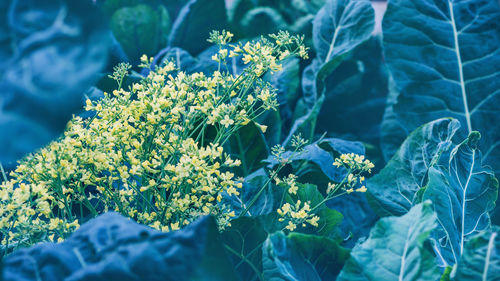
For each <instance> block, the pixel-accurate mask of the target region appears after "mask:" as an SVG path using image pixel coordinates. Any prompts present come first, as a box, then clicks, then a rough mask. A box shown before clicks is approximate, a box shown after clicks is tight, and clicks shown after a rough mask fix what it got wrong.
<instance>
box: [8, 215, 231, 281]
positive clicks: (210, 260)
mask: <svg viewBox="0 0 500 281" xmlns="http://www.w3.org/2000/svg"><path fill="white" fill-rule="evenodd" d="M33 261H36V262H33ZM227 263H229V260H228V258H227V256H226V253H225V251H224V250H223V248H222V244H221V242H220V238H219V233H218V230H217V226H216V223H215V221H214V220H213V219H212V218H210V217H205V218H202V219H200V220H198V221H196V222H194V223H192V224H191V225H190V226H188V227H186V228H185V229H183V230H180V231H175V232H169V233H162V232H159V231H156V230H153V229H151V228H149V227H147V226H143V225H139V224H137V223H135V222H133V221H131V220H129V219H127V218H125V217H122V216H121V215H119V214H116V213H106V214H103V215H101V216H99V217H97V218H96V219H93V220H91V221H89V222H88V223H86V224H84V225H82V227H81V228H80V229H79V230H77V231H76V232H75V233H74V234H72V236H71V237H70V238H68V239H67V240H66V241H64V242H62V243H59V244H52V243H45V244H39V245H37V246H34V247H32V248H28V249H21V250H18V251H16V252H15V253H13V254H11V255H9V256H8V257H7V258H5V260H4V266H5V270H4V272H3V276H2V277H3V278H2V280H6V281H10V280H12V281H14V280H15V281H29V280H75V281H77V280H81V281H83V280H89V281H90V280H207V279H206V277H207V276H210V278H213V279H210V280H237V278H236V276H235V274H234V271H233V269H232V268H231V267H225V266H220V265H221V264H227Z"/></svg>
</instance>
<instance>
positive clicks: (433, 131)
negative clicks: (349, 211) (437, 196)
mask: <svg viewBox="0 0 500 281" xmlns="http://www.w3.org/2000/svg"><path fill="white" fill-rule="evenodd" d="M459 127H460V124H459V123H458V121H457V120H454V119H450V118H444V119H438V120H435V121H432V122H430V123H428V124H425V125H423V126H421V127H419V128H417V129H416V130H415V131H413V132H412V133H411V134H410V135H409V136H408V138H407V139H406V140H405V141H404V142H403V144H402V145H401V147H400V148H399V150H398V151H397V152H396V154H395V155H394V156H393V157H392V159H391V160H390V161H389V162H388V163H387V165H386V166H385V167H384V169H382V170H381V171H380V172H379V173H378V174H377V175H375V176H374V177H372V178H370V179H369V180H368V183H367V188H368V192H369V194H368V195H369V199H370V203H371V205H372V207H373V208H374V210H375V211H376V212H377V214H378V215H380V216H388V215H403V214H405V213H406V212H408V211H409V210H410V208H411V207H412V206H413V205H414V204H415V203H417V202H418V200H417V199H418V198H417V192H418V191H419V190H420V188H422V187H423V186H425V184H426V183H427V182H426V181H427V173H428V171H429V169H430V168H431V167H432V166H433V165H436V164H438V162H439V159H440V157H441V155H442V154H443V152H445V151H447V150H448V149H449V148H450V146H451V145H452V142H451V139H452V138H453V136H454V135H455V132H456V131H457V130H458V128H459Z"/></svg>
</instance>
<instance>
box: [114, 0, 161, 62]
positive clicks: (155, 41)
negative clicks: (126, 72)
mask: <svg viewBox="0 0 500 281" xmlns="http://www.w3.org/2000/svg"><path fill="white" fill-rule="evenodd" d="M167 16H168V15H167ZM161 20H165V21H167V22H168V23H170V18H167V19H162V18H161V17H160V14H159V13H157V11H155V9H153V8H152V7H150V6H149V5H146V4H139V5H137V6H132V7H123V8H121V9H119V10H117V11H116V12H115V13H114V14H113V16H112V18H111V30H112V31H113V35H114V36H115V38H116V40H117V41H118V42H119V43H120V45H121V47H122V48H123V50H124V51H125V54H126V55H127V56H128V58H129V60H130V61H132V62H133V63H137V62H139V58H140V57H141V55H143V54H147V55H150V56H151V55H154V54H155V53H156V52H157V51H158V48H160V47H161V46H160V43H164V42H163V41H166V40H162V37H164V36H165V35H164V34H162V33H165V30H161Z"/></svg>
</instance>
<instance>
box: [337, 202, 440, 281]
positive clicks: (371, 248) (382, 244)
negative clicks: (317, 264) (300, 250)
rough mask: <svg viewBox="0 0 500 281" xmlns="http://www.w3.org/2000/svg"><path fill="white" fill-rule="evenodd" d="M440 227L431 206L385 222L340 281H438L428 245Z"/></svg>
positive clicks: (361, 247)
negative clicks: (434, 232)
mask: <svg viewBox="0 0 500 281" xmlns="http://www.w3.org/2000/svg"><path fill="white" fill-rule="evenodd" d="M436 226H437V224H436V215H435V214H434V212H433V211H432V207H431V205H430V203H429V202H424V203H422V204H418V205H416V206H415V207H413V208H412V209H411V210H410V211H409V212H408V213H407V214H406V215H404V216H401V217H387V218H383V219H381V220H380V221H378V222H377V224H376V225H375V227H374V228H373V229H372V230H371V232H370V236H369V237H368V239H367V240H366V241H364V242H362V243H361V244H358V245H356V246H355V247H354V249H353V250H352V252H351V257H350V258H349V259H348V260H347V262H346V264H345V266H344V268H343V269H342V272H341V273H340V275H339V277H338V278H337V280H338V281H344V280H349V281H357V280H360V281H361V280H387V281H390V280H400V281H401V280H438V279H439V277H440V272H439V270H438V268H437V266H436V265H435V264H434V259H433V256H432V254H431V252H430V251H429V250H427V248H426V247H425V245H424V243H425V241H426V240H427V238H428V237H429V235H430V233H431V231H432V230H433V229H435V228H436Z"/></svg>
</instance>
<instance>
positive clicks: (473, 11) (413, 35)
mask: <svg viewBox="0 0 500 281" xmlns="http://www.w3.org/2000/svg"><path fill="white" fill-rule="evenodd" d="M499 19H500V8H499V4H498V1H488V0H484V1H483V0H475V1H470V0H467V1H464V0H447V1H431V0H422V1H406V0H391V1H389V4H388V7H387V11H386V13H385V16H384V21H383V33H384V49H385V58H386V61H387V64H388V66H389V68H390V70H391V72H392V75H393V77H394V80H395V82H396V84H397V86H398V88H399V90H400V95H399V97H398V99H397V103H396V104H395V105H394V112H395V114H396V116H397V118H398V121H399V122H401V124H402V126H403V127H404V128H405V129H406V131H409V132H410V131H412V130H413V129H415V128H416V127H418V126H420V125H421V124H423V123H426V122H429V121H431V120H434V119H437V118H442V117H453V118H456V119H458V120H460V122H461V123H462V124H463V125H464V126H463V127H462V128H461V129H460V130H459V131H458V137H459V138H460V139H464V138H466V137H467V135H468V134H469V133H471V132H472V131H473V130H476V131H479V132H481V134H483V139H482V141H481V143H480V148H481V150H482V151H483V152H484V161H485V162H486V163H488V164H489V165H491V166H492V167H493V168H494V170H495V171H496V172H498V171H500V115H499V114H498V112H499V111H500V71H499V70H498V65H499V64H500V25H499V24H498V22H499Z"/></svg>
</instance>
